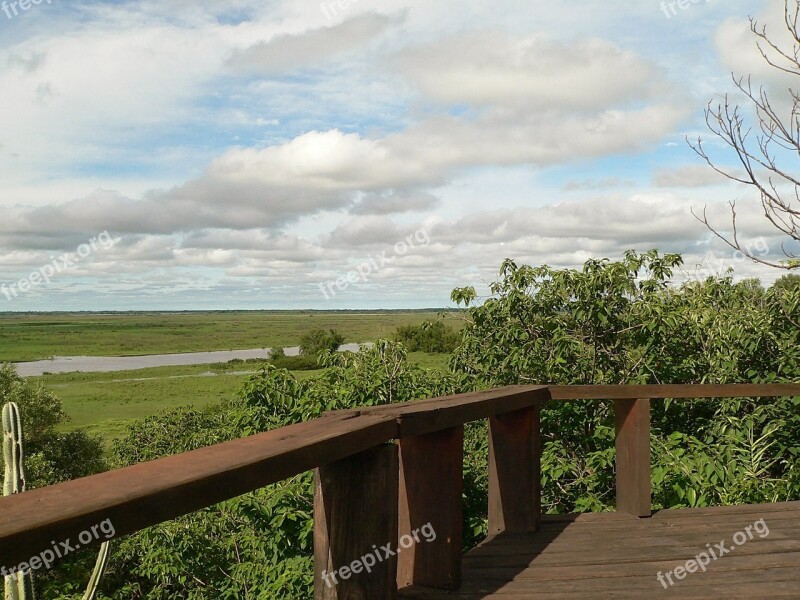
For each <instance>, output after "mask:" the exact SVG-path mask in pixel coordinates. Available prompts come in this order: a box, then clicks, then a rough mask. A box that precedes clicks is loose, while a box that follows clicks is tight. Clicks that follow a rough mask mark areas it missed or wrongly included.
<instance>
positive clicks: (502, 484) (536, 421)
mask: <svg viewBox="0 0 800 600" xmlns="http://www.w3.org/2000/svg"><path fill="white" fill-rule="evenodd" d="M540 412H541V407H540V406H538V405H537V406H534V407H531V408H525V409H523V410H518V411H516V412H512V413H507V414H505V415H500V416H496V417H491V418H490V419H489V535H495V534H497V533H501V532H504V531H507V532H517V533H527V532H534V531H538V530H539V526H540V523H541V514H542V504H541V429H540Z"/></svg>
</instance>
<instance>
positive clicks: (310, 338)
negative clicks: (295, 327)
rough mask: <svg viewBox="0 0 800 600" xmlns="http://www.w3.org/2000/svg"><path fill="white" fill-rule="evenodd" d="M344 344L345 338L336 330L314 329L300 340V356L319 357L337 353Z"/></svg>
mask: <svg viewBox="0 0 800 600" xmlns="http://www.w3.org/2000/svg"><path fill="white" fill-rule="evenodd" d="M342 344H344V336H343V335H342V334H341V333H339V332H338V331H336V330H335V329H329V330H327V331H325V330H324V329H313V330H311V331H309V332H308V333H306V334H304V335H303V337H301V338H300V354H301V355H303V356H314V357H316V356H319V355H320V354H322V353H323V352H336V351H337V350H339V346H341V345H342Z"/></svg>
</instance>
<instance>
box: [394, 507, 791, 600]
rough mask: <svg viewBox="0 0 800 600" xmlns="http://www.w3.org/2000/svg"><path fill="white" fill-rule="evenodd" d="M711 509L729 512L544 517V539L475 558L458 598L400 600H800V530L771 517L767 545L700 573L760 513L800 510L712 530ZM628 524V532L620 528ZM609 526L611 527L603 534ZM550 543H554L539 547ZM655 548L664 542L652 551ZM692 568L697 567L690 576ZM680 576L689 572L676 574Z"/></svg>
mask: <svg viewBox="0 0 800 600" xmlns="http://www.w3.org/2000/svg"><path fill="white" fill-rule="evenodd" d="M777 507H780V508H777ZM738 509H741V511H739V510H738ZM708 510H722V509H716V508H715V509H691V508H690V509H682V510H680V511H669V514H671V515H672V514H676V513H679V514H680V516H681V519H680V520H678V521H675V522H669V523H665V522H659V521H657V520H655V519H637V518H635V517H632V516H626V515H620V514H618V513H598V514H594V515H581V516H572V515H568V516H563V517H562V516H559V517H553V518H552V519H551V518H547V519H544V520H543V522H542V530H541V531H540V532H538V533H535V534H507V533H503V534H499V535H497V536H493V537H490V538H489V539H487V540H486V541H484V542H483V543H481V544H480V545H479V546H478V547H477V548H475V549H474V550H471V551H470V552H468V553H467V554H466V555H465V557H464V573H463V581H462V586H461V589H460V590H459V591H458V592H442V591H436V590H431V589H425V588H421V587H415V588H406V589H403V590H401V591H400V597H401V598H418V599H427V600H445V599H448V600H494V599H496V600H523V599H528V598H533V599H535V598H545V599H556V598H558V599H564V600H566V599H570V600H575V599H582V600H594V599H597V598H628V599H631V600H635V599H641V598H650V597H657V596H663V597H664V598H670V599H672V598H675V599H679V600H689V599H692V600H706V599H708V598H717V597H719V598H742V599H744V598H759V599H764V600H771V599H776V598H786V599H789V598H797V597H798V592H797V590H798V589H799V588H798V586H800V523H798V522H797V521H794V522H792V521H789V520H787V521H777V520H776V521H770V518H769V516H766V517H765V520H766V522H767V524H768V525H769V529H770V533H769V535H765V536H764V537H763V538H762V537H761V536H760V535H759V534H754V536H753V538H752V539H749V540H748V541H747V542H745V543H742V544H740V545H736V547H735V549H733V550H730V551H729V552H728V553H726V554H725V555H724V556H718V557H717V558H716V559H715V558H712V557H709V556H708V555H706V556H705V557H704V558H705V560H704V562H705V563H707V564H704V566H703V569H700V568H699V566H698V564H697V557H698V555H700V554H701V553H702V552H707V551H708V547H709V545H710V546H711V548H715V546H714V544H717V543H718V542H720V540H722V541H723V542H724V544H725V546H726V547H727V548H730V546H731V544H732V543H733V541H732V540H733V536H734V535H736V534H737V532H741V531H744V527H743V524H746V523H752V522H753V521H754V520H756V519H758V518H759V517H758V516H756V515H758V514H759V513H760V512H762V511H764V514H765V515H768V514H771V513H776V512H777V513H778V514H780V513H781V512H787V513H792V512H795V511H796V506H791V505H787V506H782V505H759V506H749V507H727V508H725V509H724V511H723V512H722V513H721V514H724V515H727V516H733V517H735V518H734V519H733V520H731V521H726V520H724V519H720V520H718V521H713V522H709V521H708V519H707V515H706V514H705V513H706V511H708ZM766 511H770V512H766ZM556 519H560V520H556ZM622 521H627V522H628V523H629V524H630V525H631V526H630V527H619V526H617V525H618V524H619V523H620V522H622ZM606 522H608V524H609V525H611V527H609V528H603V527H600V528H598V526H602V525H603V524H604V523H606ZM543 537H545V538H547V539H550V540H553V541H552V542H550V543H544V544H542V543H541V539H542V538H543ZM656 540H657V541H659V542H660V543H659V544H655V543H654V541H656ZM689 561H694V563H693V566H692V567H690V570H689V571H687V570H686V567H687V562H689ZM679 567H680V568H681V569H682V571H676V569H677V568H679ZM676 573H677V574H678V575H676ZM659 574H661V580H663V581H664V583H663V584H662V583H661V580H660V579H659ZM667 574H669V577H667ZM670 578H671V580H672V582H673V584H672V585H671V584H670V583H669V582H670ZM665 586H666V587H667V588H668V589H664V587H665Z"/></svg>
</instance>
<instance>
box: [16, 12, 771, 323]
mask: <svg viewBox="0 0 800 600" xmlns="http://www.w3.org/2000/svg"><path fill="white" fill-rule="evenodd" d="M336 1H337V0H334V1H333V2H331V1H330V0H326V2H324V3H323V4H320V3H319V2H317V1H316V0H314V1H310V2H303V1H298V0H292V1H291V2H284V1H272V2H263V1H262V2H250V1H247V0H234V1H232V2H231V1H227V2H221V1H214V0H205V1H203V0H201V1H195V2H190V1H188V0H176V1H174V2H170V3H163V2H154V1H151V0H146V1H138V2H66V1H65V0H52V1H51V3H48V2H47V0H43V1H42V2H41V3H40V4H38V5H31V6H30V7H29V8H28V10H22V9H20V8H19V5H18V4H16V5H12V4H11V3H10V2H7V3H6V5H5V7H2V5H0V90H2V91H3V94H2V95H3V110H2V111H0V210H2V215H3V217H2V218H0V284H2V285H5V286H7V288H6V289H8V286H17V288H19V287H20V286H19V281H20V280H22V281H25V280H27V279H29V278H30V276H31V274H32V273H35V272H37V271H39V272H40V271H41V269H42V268H43V266H44V265H47V264H49V263H50V262H51V261H52V260H53V259H54V258H51V257H58V256H60V255H62V254H63V253H76V252H77V251H78V249H79V248H81V245H82V244H86V243H87V242H88V241H89V240H91V239H93V238H96V237H97V236H98V235H100V234H102V233H104V232H108V233H109V235H110V236H112V237H113V239H114V245H113V246H109V247H107V248H106V247H98V248H96V249H93V250H92V251H91V253H87V256H85V257H81V258H80V260H78V261H76V264H74V265H72V266H71V267H70V268H69V269H66V270H65V271H64V272H62V273H57V274H55V275H54V276H53V277H49V278H48V279H49V282H45V283H34V284H33V285H30V286H25V285H24V284H23V287H29V289H25V290H24V291H23V290H21V289H20V290H18V293H16V294H14V295H12V298H11V299H7V298H6V297H4V296H3V295H2V294H0V310H10V311H24V310H111V309H120V310H124V309H135V310H144V309H152V310H161V309H202V308H215V309H235V308H378V307H382V308H400V307H428V306H444V305H447V304H448V302H449V300H448V299H449V292H450V290H451V289H452V288H454V287H459V286H463V285H476V286H477V287H478V288H479V291H480V292H482V293H483V292H485V290H486V286H487V284H488V283H489V282H491V281H492V280H493V278H494V277H495V274H496V272H497V269H498V268H499V266H500V263H501V261H502V260H503V259H504V258H506V257H511V258H515V259H517V260H518V261H520V262H527V263H530V264H542V263H548V264H551V265H554V266H563V267H576V266H579V265H580V264H582V262H583V261H584V260H586V259H588V258H590V257H610V258H617V257H619V256H621V255H622V253H623V252H624V251H625V250H626V249H629V248H633V249H638V250H647V249H650V248H659V249H660V250H662V251H665V252H667V251H678V252H682V253H684V255H685V258H686V264H687V272H686V273H684V274H681V275H679V277H691V276H692V271H693V270H694V268H695V266H696V265H698V264H701V265H703V264H704V262H707V261H708V260H709V259H711V260H713V261H714V264H715V265H720V264H724V265H726V266H730V267H732V268H734V269H735V271H736V274H737V276H759V277H761V278H762V280H764V281H765V282H769V281H771V280H773V279H774V278H775V277H777V276H778V275H780V273H779V272H777V271H774V270H769V269H765V268H763V267H760V266H757V265H754V264H751V263H749V262H745V261H741V260H736V257H735V256H734V255H733V254H732V253H731V252H730V251H729V250H726V249H725V247H724V246H723V245H722V244H721V243H719V242H717V241H715V240H713V239H712V236H711V235H710V234H709V232H708V231H707V230H706V229H705V228H704V227H703V226H702V225H701V224H699V223H697V222H696V220H695V219H693V217H692V216H691V212H690V211H691V209H692V208H695V210H697V209H702V207H703V206H705V205H708V206H709V211H710V214H711V215H712V216H713V217H714V219H715V222H717V223H718V224H719V226H720V228H721V229H725V228H726V227H727V221H728V219H727V215H726V212H725V206H726V203H727V202H728V201H729V200H731V199H739V201H740V202H741V203H743V206H744V204H746V203H747V201H748V200H752V198H751V196H749V194H750V192H749V191H748V190H746V189H741V188H738V187H737V186H736V185H733V184H730V183H728V182H726V181H725V180H723V179H721V178H720V177H719V176H717V175H715V174H714V173H713V172H712V171H710V169H708V168H707V167H705V166H704V165H703V163H702V162H701V161H700V160H699V159H698V158H697V157H696V156H695V155H694V154H693V153H692V151H691V149H690V148H689V147H688V146H687V144H686V142H685V141H684V139H685V137H686V136H687V135H688V136H689V137H692V138H694V137H696V136H698V135H704V136H706V137H707V135H706V133H705V126H704V121H703V109H704V108H705V106H706V104H707V103H708V101H709V100H712V99H713V98H718V97H719V94H722V93H726V92H732V91H734V90H733V86H732V84H731V80H730V73H731V72H736V73H740V74H748V73H750V74H753V76H754V77H755V78H756V80H757V81H759V82H762V83H764V84H765V85H766V86H767V87H768V89H770V90H772V91H773V92H775V93H780V92H781V91H782V90H785V85H786V82H785V81H784V80H782V78H781V77H780V76H777V75H776V74H775V73H773V72H771V71H770V69H768V68H766V67H765V66H764V64H763V61H761V59H760V57H759V56H758V54H757V52H756V48H755V44H754V40H753V38H752V36H751V35H750V33H749V29H748V21H747V19H748V17H749V16H754V17H756V18H758V19H759V21H761V22H764V23H766V24H768V25H769V26H770V27H774V30H775V31H776V32H779V28H778V25H779V22H778V20H779V19H780V17H781V9H782V5H783V3H782V2H777V1H770V2H764V3H759V2H753V1H749V2H743V1H737V0H733V1H726V2H722V0H709V1H707V2H706V1H701V2H698V3H689V4H688V5H687V8H686V9H683V10H682V9H680V8H678V7H677V4H676V5H675V6H676V10H675V14H672V12H671V11H670V10H669V8H668V3H666V4H662V3H661V2H657V1H654V0H653V1H651V0H647V1H644V2H642V1H641V0H639V1H637V2H634V1H628V0H619V1H615V2H607V3H598V2H596V1H592V2H590V1H586V0H569V1H566V0H564V1H558V0H556V1H551V2H546V3H545V2H533V3H532V2H530V1H511V0H509V1H504V2H496V1H489V0H475V1H472V2H470V3H468V4H465V3H461V2H458V3H457V2H451V1H449V0H442V1H438V2H435V3H431V2H429V1H428V2H423V1H422V0H397V1H382V2H377V1H376V0H357V1H353V0H351V1H350V2H346V3H345V4H347V7H346V8H340V7H339V5H337V4H336ZM665 7H667V8H666V13H669V15H670V16H669V17H667V14H666V13H665ZM6 8H7V9H8V12H9V13H11V18H8V17H7V15H6V12H5V11H6ZM15 10H16V13H17V14H16V15H14V14H13V13H14V11H15ZM708 142H709V144H710V148H711V150H712V151H713V152H719V153H720V154H719V155H720V156H721V157H722V158H723V160H724V159H725V157H726V155H725V154H724V153H723V152H722V150H723V148H721V147H719V146H715V144H714V141H713V140H711V139H709V140H708ZM742 225H743V228H744V229H745V231H744V232H743V234H744V235H745V236H746V237H748V239H753V240H762V239H763V240H764V243H766V244H767V245H768V246H769V247H770V249H771V251H773V252H775V253H776V252H778V250H779V244H780V239H779V238H775V237H774V236H773V232H772V231H771V230H770V228H769V227H768V226H766V225H765V224H764V223H763V222H762V220H760V219H759V218H758V215H757V212H756V211H750V212H748V211H747V210H743V213H742ZM420 232H424V235H422V234H421V233H420ZM415 234H419V235H418V236H417V238H414V237H413V236H414V235H415ZM420 239H424V240H426V241H425V242H424V243H421V242H418V241H417V240H420ZM404 240H405V242H404ZM409 240H412V241H409ZM404 243H405V246H404V245H403V244H404ZM382 253H383V254H384V255H385V256H387V257H388V258H391V260H387V261H385V263H384V264H382V265H379V268H375V269H372V272H370V273H368V274H367V275H365V276H363V277H359V278H357V280H356V278H355V277H354V276H352V275H351V278H352V279H353V281H351V282H346V280H343V279H342V278H346V277H347V275H348V273H351V274H352V273H353V272H354V270H356V269H357V268H358V267H359V266H362V267H363V265H365V264H369V261H371V260H372V259H373V258H375V257H378V256H380V255H381V254H382ZM720 261H722V262H720ZM376 264H377V263H376ZM701 268H702V267H701ZM337 280H339V281H340V285H338V286H337V285H336V284H335V282H336V281H337ZM343 281H345V283H344V284H341V282H343ZM331 286H333V287H331ZM15 289H16V288H15ZM326 289H327V290H328V293H323V290H326ZM331 290H333V291H334V292H335V293H331Z"/></svg>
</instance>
